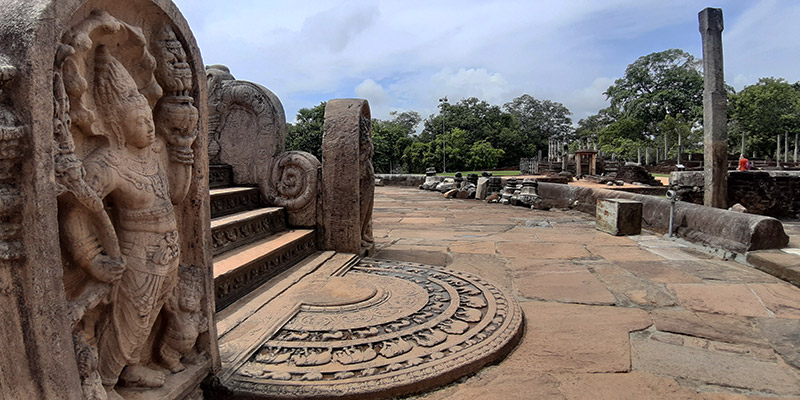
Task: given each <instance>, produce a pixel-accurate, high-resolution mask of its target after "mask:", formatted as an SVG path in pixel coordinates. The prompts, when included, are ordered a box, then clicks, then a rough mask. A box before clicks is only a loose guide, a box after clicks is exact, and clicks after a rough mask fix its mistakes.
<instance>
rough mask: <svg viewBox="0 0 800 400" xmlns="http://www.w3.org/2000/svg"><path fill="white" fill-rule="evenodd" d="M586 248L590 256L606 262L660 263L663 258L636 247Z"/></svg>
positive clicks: (594, 246)
mask: <svg viewBox="0 0 800 400" xmlns="http://www.w3.org/2000/svg"><path fill="white" fill-rule="evenodd" d="M586 248H587V249H588V250H589V252H590V253H591V254H592V255H595V256H599V257H603V258H605V259H606V260H608V261H612V262H617V261H638V262H650V261H662V260H664V259H663V258H661V257H659V256H657V255H655V254H653V253H651V252H649V251H647V250H642V249H641V248H639V247H638V246H598V245H588V246H586Z"/></svg>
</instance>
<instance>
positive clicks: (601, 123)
mask: <svg viewBox="0 0 800 400" xmlns="http://www.w3.org/2000/svg"><path fill="white" fill-rule="evenodd" d="M612 122H614V118H612V117H611V115H609V114H608V110H607V109H602V110H600V111H598V113H597V114H594V115H590V116H588V117H586V118H582V119H581V120H580V121H578V128H577V129H575V136H576V137H578V138H579V139H592V140H594V141H595V142H596V141H597V140H598V138H599V136H600V131H602V130H603V128H605V127H607V126H608V125H610V124H611V123H612Z"/></svg>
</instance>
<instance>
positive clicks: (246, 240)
mask: <svg viewBox="0 0 800 400" xmlns="http://www.w3.org/2000/svg"><path fill="white" fill-rule="evenodd" d="M284 230H286V213H285V212H284V209H283V208H282V207H264V208H258V209H255V210H250V211H241V212H238V213H236V214H231V215H226V216H222V217H217V218H214V219H212V220H211V247H212V251H213V254H214V255H215V256H217V255H219V254H222V253H223V252H225V251H228V250H231V249H234V248H236V247H240V246H244V245H246V244H250V243H253V242H255V241H257V240H259V239H263V238H265V237H267V236H269V235H272V234H274V233H278V232H280V231H284Z"/></svg>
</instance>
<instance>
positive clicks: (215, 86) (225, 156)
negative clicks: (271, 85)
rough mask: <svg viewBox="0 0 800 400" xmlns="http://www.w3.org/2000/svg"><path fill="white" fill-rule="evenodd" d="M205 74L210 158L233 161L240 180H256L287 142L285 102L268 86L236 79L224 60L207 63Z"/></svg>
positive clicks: (218, 161)
mask: <svg viewBox="0 0 800 400" xmlns="http://www.w3.org/2000/svg"><path fill="white" fill-rule="evenodd" d="M206 76H207V79H208V102H209V109H208V111H209V118H208V125H209V127H208V134H209V144H208V153H209V158H210V161H211V163H212V164H227V165H230V166H232V167H233V175H234V181H235V182H236V183H237V184H239V185H257V184H259V183H261V180H262V179H264V177H267V176H269V174H270V169H271V167H272V162H273V160H274V158H275V157H276V156H277V155H278V154H280V153H282V152H283V149H284V146H285V142H286V115H285V113H284V111H283V105H282V104H281V102H280V100H279V99H278V97H277V96H275V94H274V93H272V92H271V91H270V90H269V89H267V88H265V87H264V86H261V85H259V84H257V83H253V82H248V81H242V80H237V79H235V78H234V77H233V75H232V74H231V72H230V70H229V69H228V67H226V66H224V65H210V66H208V67H207V68H206Z"/></svg>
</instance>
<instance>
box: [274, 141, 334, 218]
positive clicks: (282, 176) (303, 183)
mask: <svg viewBox="0 0 800 400" xmlns="http://www.w3.org/2000/svg"><path fill="white" fill-rule="evenodd" d="M320 165H321V164H320V162H319V160H317V158H316V157H314V155H312V154H310V153H306V152H303V151H287V152H284V153H281V154H280V155H279V156H278V157H276V158H275V161H274V163H273V166H272V173H271V176H270V177H269V178H270V179H269V183H268V186H269V187H268V196H267V198H268V199H269V200H270V203H272V204H274V205H276V206H279V207H285V208H286V211H287V212H288V213H289V223H290V224H291V225H295V226H314V225H315V223H316V205H317V199H318V197H319V172H318V171H319V168H320Z"/></svg>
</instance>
